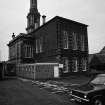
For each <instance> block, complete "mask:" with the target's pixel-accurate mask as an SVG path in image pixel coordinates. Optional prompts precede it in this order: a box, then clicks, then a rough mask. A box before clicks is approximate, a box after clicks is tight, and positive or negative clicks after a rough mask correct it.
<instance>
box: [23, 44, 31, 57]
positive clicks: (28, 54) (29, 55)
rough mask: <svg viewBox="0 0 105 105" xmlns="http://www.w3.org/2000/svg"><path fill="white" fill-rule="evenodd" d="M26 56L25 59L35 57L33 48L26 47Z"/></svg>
mask: <svg viewBox="0 0 105 105" xmlns="http://www.w3.org/2000/svg"><path fill="white" fill-rule="evenodd" d="M24 56H25V58H32V57H33V47H32V46H31V45H25V47H24Z"/></svg>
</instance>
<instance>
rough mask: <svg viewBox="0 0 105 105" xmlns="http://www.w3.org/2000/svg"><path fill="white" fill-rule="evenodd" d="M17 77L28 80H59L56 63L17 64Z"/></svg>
mask: <svg viewBox="0 0 105 105" xmlns="http://www.w3.org/2000/svg"><path fill="white" fill-rule="evenodd" d="M16 73H17V76H20V77H23V78H29V79H52V78H59V64H58V63H35V64H18V65H17V67H16Z"/></svg>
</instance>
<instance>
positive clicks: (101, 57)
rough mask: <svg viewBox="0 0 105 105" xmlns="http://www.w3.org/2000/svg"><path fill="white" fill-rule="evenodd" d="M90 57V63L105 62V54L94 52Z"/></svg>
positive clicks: (100, 63)
mask: <svg viewBox="0 0 105 105" xmlns="http://www.w3.org/2000/svg"><path fill="white" fill-rule="evenodd" d="M90 59H91V60H90V61H89V64H91V65H102V64H105V54H93V55H92V57H91V58H90Z"/></svg>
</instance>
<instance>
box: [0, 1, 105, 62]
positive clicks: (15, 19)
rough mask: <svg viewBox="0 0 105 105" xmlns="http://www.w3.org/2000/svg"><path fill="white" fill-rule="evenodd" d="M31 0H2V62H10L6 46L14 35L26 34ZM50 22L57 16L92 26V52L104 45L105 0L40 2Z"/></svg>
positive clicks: (90, 47) (0, 4)
mask: <svg viewBox="0 0 105 105" xmlns="http://www.w3.org/2000/svg"><path fill="white" fill-rule="evenodd" d="M29 6H30V0H0V59H1V60H8V47H7V44H8V42H9V41H10V40H11V36H12V33H13V32H14V33H15V34H16V35H18V34H19V33H23V32H26V31H25V28H26V25H27V20H26V16H27V13H28V12H29ZM38 10H39V12H40V13H41V15H43V14H44V15H46V16H47V21H48V20H50V19H51V18H53V17H54V16H56V15H59V16H62V17H65V18H68V19H71V20H74V21H78V22H82V23H84V24H87V25H89V27H88V39H89V53H97V52H99V51H100V50H101V49H102V48H103V47H104V46H105V0H38Z"/></svg>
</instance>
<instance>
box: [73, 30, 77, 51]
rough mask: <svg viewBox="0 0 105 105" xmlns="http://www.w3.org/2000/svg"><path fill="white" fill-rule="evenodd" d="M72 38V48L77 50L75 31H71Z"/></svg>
mask: <svg viewBox="0 0 105 105" xmlns="http://www.w3.org/2000/svg"><path fill="white" fill-rule="evenodd" d="M72 37H73V38H72V40H73V43H72V45H73V50H77V49H78V46H77V34H76V33H75V32H73V33H72Z"/></svg>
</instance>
